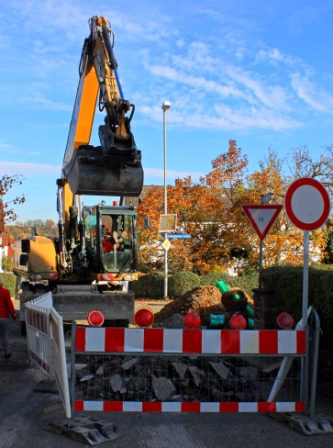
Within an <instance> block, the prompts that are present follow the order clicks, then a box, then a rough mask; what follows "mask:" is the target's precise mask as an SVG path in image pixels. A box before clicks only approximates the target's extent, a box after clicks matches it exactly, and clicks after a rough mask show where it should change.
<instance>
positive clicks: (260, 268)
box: [259, 240, 263, 289]
mask: <svg viewBox="0 0 333 448" xmlns="http://www.w3.org/2000/svg"><path fill="white" fill-rule="evenodd" d="M262 251H263V241H262V240H260V252H259V288H260V289H261V288H262V280H261V279H262Z"/></svg>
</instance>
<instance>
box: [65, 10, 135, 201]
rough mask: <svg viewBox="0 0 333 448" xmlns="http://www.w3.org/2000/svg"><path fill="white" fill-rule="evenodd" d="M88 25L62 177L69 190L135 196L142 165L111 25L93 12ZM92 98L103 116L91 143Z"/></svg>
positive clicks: (74, 192) (93, 193) (91, 193)
mask: <svg viewBox="0 0 333 448" xmlns="http://www.w3.org/2000/svg"><path fill="white" fill-rule="evenodd" d="M89 25H90V35H89V37H88V38H87V39H86V40H85V42H84V45H83V50H82V55H81V62H80V67H79V74H80V82H79V86H78V90H77V94H76V100H75V104H74V109H73V115H72V120H71V125H70V132H69V137H68V141H67V147H66V151H65V156H64V161H63V180H64V181H65V182H68V184H69V186H70V189H71V192H72V193H73V195H76V194H78V195H98V196H133V197H137V196H139V195H140V192H141V189H142V185H143V169H142V165H141V151H139V150H138V149H137V147H136V144H135V141H134V137H133V134H132V132H131V128H130V123H131V120H132V117H133V114H134V110H135V107H134V105H133V104H131V103H129V102H128V101H126V100H125V99H124V97H123V92H122V88H121V85H120V82H119V77H118V73H117V67H118V63H117V61H116V58H115V56H114V53H113V44H114V39H113V31H112V29H111V26H110V25H109V23H108V21H107V20H106V19H105V18H104V17H98V16H95V17H93V18H92V19H90V21H89ZM111 39H112V41H111ZM97 100H98V105H99V110H100V111H105V112H106V116H105V124H104V125H101V126H100V127H99V132H98V133H99V138H100V146H97V147H94V146H92V145H90V137H91V131H92V126H93V122H94V116H95V111H96V104H97ZM128 114H129V115H128Z"/></svg>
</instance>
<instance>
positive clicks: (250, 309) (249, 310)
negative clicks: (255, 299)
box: [246, 305, 254, 317]
mask: <svg viewBox="0 0 333 448" xmlns="http://www.w3.org/2000/svg"><path fill="white" fill-rule="evenodd" d="M246 311H247V312H248V313H249V316H251V317H253V316H254V309H253V308H251V307H250V305H248V306H247V307H246Z"/></svg>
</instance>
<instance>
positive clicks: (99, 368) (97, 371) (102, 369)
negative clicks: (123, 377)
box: [96, 366, 104, 376]
mask: <svg viewBox="0 0 333 448" xmlns="http://www.w3.org/2000/svg"><path fill="white" fill-rule="evenodd" d="M103 373H104V367H103V366H99V367H98V369H97V370H96V376H103Z"/></svg>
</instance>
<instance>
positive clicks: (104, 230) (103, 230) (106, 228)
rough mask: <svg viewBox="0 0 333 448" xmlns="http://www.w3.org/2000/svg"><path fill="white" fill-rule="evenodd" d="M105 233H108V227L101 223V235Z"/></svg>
mask: <svg viewBox="0 0 333 448" xmlns="http://www.w3.org/2000/svg"><path fill="white" fill-rule="evenodd" d="M107 234H110V229H109V228H108V227H105V226H104V225H102V235H103V236H105V235H107Z"/></svg>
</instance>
